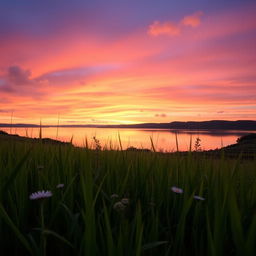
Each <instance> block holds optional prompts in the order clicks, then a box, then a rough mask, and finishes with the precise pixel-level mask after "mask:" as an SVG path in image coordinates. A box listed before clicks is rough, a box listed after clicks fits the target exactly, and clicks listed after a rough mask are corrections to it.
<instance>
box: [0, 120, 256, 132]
mask: <svg viewBox="0 0 256 256" xmlns="http://www.w3.org/2000/svg"><path fill="white" fill-rule="evenodd" d="M0 127H39V125H35V124H12V125H11V124H0ZM42 127H57V125H42ZM59 127H96V128H141V129H177V130H178V129H188V130H247V131H250V130H251V131H252V130H256V121H252V120H238V121H225V120H212V121H202V122H197V121H189V122H178V121H175V122H171V123H144V124H127V125H124V124H122V125H59Z"/></svg>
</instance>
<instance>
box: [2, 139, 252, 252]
mask: <svg viewBox="0 0 256 256" xmlns="http://www.w3.org/2000/svg"><path fill="white" fill-rule="evenodd" d="M96 143H99V142H97V141H96ZM96 146H97V145H96ZM96 148H97V150H90V149H88V148H86V147H85V148H75V147H72V146H71V145H49V144H43V143H40V141H39V142H37V143H35V142H34V143H30V142H29V141H27V142H24V141H23V142H21V141H15V140H0V175H1V179H0V245H1V246H0V249H1V254H2V253H3V252H5V253H4V255H38V256H39V255H40V256H43V255H54V254H55V255H127V256H128V255H129V256H130V255H147V256H150V255H152V256H153V255H156V254H158V255H243V256H244V255H252V256H253V255H256V247H255V245H256V186H255V183H256V158H252V159H250V160H245V159H244V158H239V157H238V158H237V159H229V158H227V157H225V153H224V152H223V154H222V155H221V157H218V158H214V157H213V156H203V155H198V154H196V155H194V154H193V153H188V154H186V155H185V154H182V155H179V154H160V153H152V152H143V151H135V152H131V151H110V150H109V151H107V150H105V151H102V150H100V146H99V144H98V147H96ZM174 187H176V188H174ZM178 188H180V189H178ZM41 190H48V191H49V192H51V193H52V195H50V194H49V193H48V194H47V195H48V197H47V198H44V199H38V200H31V199H32V198H31V199H30V195H31V194H32V193H33V192H36V191H41ZM195 196H196V197H195Z"/></svg>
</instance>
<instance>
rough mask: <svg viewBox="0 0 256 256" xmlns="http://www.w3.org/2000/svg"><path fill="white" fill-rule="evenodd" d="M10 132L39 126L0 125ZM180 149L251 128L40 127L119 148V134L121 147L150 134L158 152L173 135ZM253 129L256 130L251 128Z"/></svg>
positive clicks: (216, 144)
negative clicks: (215, 129)
mask: <svg viewBox="0 0 256 256" xmlns="http://www.w3.org/2000/svg"><path fill="white" fill-rule="evenodd" d="M1 130H4V131H7V132H8V133H12V134H19V135H21V136H29V137H38V135H39V128H12V129H11V128H1ZM176 132H177V138H178V146H179V150H183V151H185V150H188V149H189V145H190V139H192V149H193V148H194V144H195V140H196V138H197V137H199V138H200V140H201V142H200V143H201V148H202V149H205V150H208V149H216V148H220V147H222V146H227V145H230V144H233V143H235V142H236V140H237V138H238V137H240V136H242V135H245V134H248V133H251V131H248V132H247V131H209V130H206V131H190V130H178V131H175V130H163V129H112V128H107V129H106V128H62V127H59V128H58V129H57V128H43V137H47V138H53V139H56V138H57V139H58V140H62V141H70V140H71V138H72V136H73V144H74V145H76V146H83V145H85V140H86V138H87V140H88V142H89V145H90V146H92V147H93V146H94V144H95V143H94V140H93V137H96V138H97V139H98V140H99V141H100V144H101V145H102V146H103V147H104V146H106V147H107V148H110V147H112V148H118V147H119V140H118V134H119V135H120V137H121V142H122V146H123V148H124V149H125V148H127V147H130V146H134V147H137V148H149V149H150V148H151V141H150V137H151V138H152V139H153V142H154V145H155V148H156V149H157V150H158V151H160V150H162V151H176V136H175V134H176ZM253 132H256V131H253Z"/></svg>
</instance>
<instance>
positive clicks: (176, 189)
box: [171, 187, 183, 194]
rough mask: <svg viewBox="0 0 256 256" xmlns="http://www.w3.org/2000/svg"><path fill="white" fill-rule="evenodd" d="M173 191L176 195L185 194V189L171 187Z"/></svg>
mask: <svg viewBox="0 0 256 256" xmlns="http://www.w3.org/2000/svg"><path fill="white" fill-rule="evenodd" d="M171 190H172V191H173V192H174V193H177V194H182V193H183V189H181V188H177V187H171Z"/></svg>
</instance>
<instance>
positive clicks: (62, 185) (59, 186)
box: [56, 184, 64, 188]
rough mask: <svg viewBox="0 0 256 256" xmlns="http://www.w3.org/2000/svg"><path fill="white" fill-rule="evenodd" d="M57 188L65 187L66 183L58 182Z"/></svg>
mask: <svg viewBox="0 0 256 256" xmlns="http://www.w3.org/2000/svg"><path fill="white" fill-rule="evenodd" d="M56 188H64V184H58V185H57V186H56Z"/></svg>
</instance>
